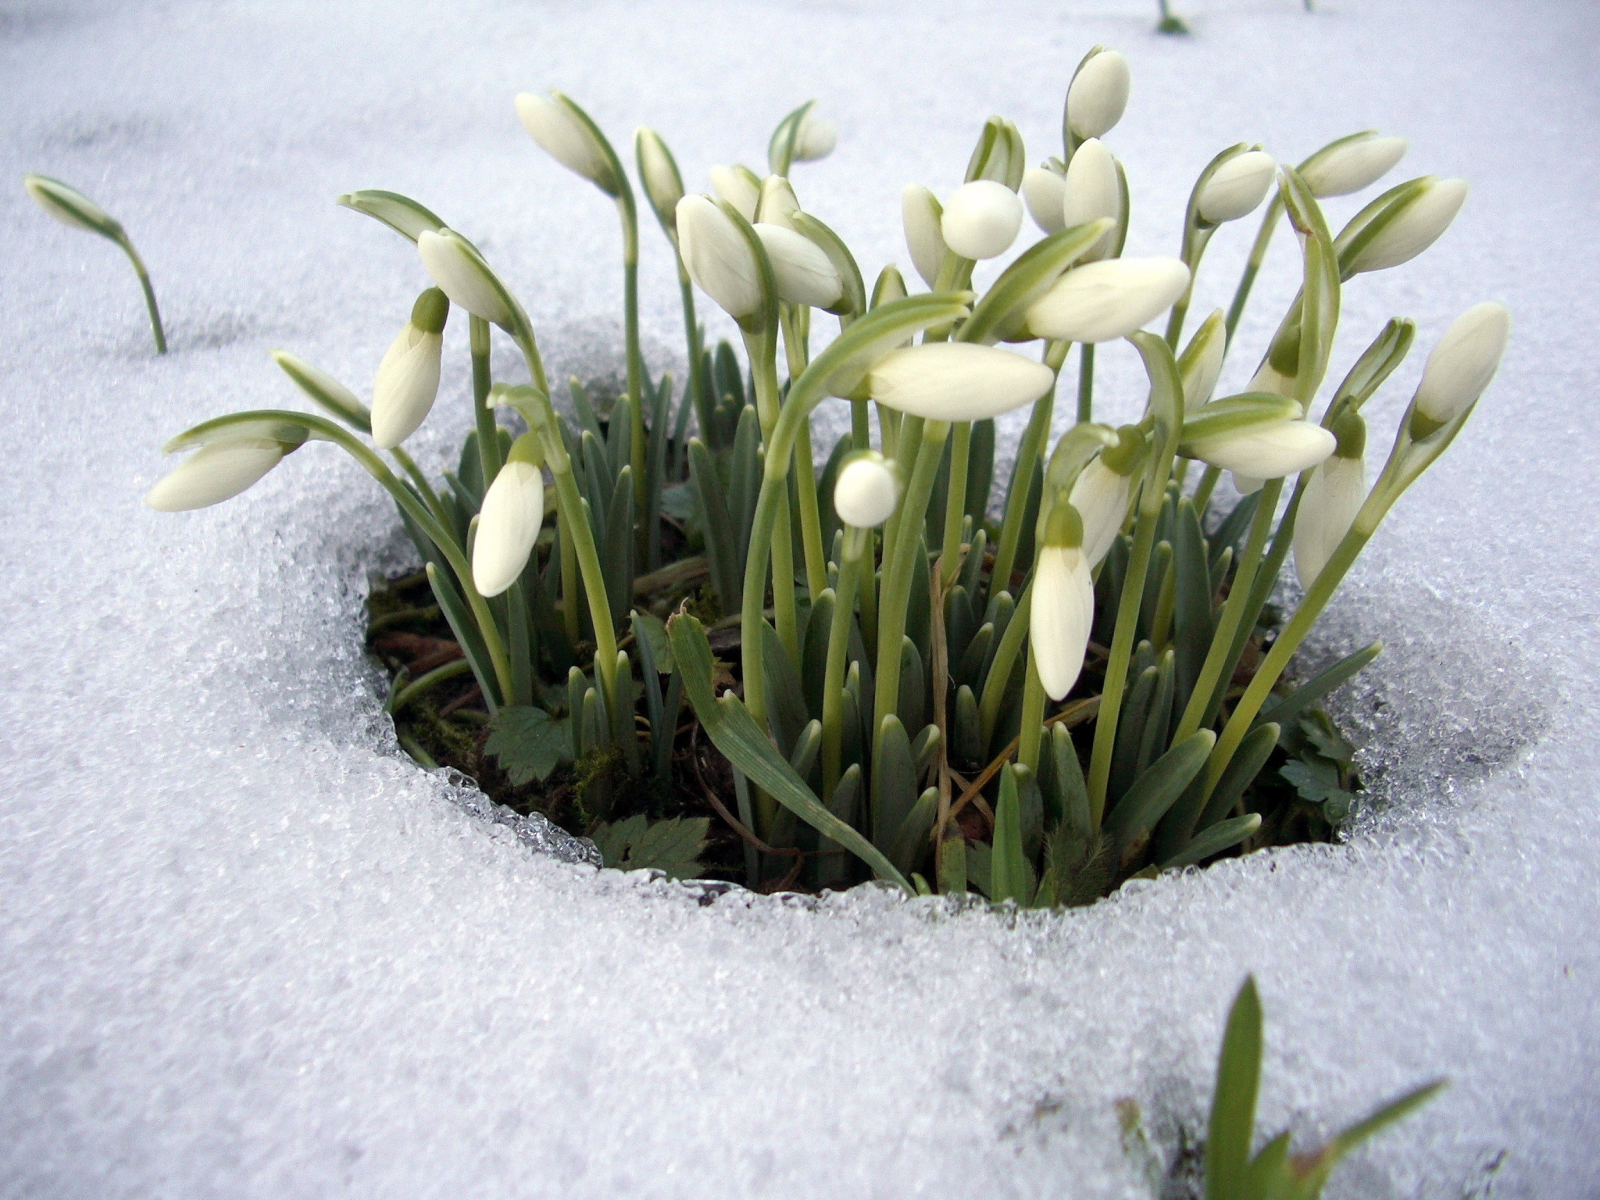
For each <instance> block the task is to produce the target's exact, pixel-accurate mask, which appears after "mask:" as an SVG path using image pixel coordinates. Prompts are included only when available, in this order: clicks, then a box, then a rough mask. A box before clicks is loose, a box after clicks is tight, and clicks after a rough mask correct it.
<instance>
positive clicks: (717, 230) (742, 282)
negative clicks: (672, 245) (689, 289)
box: [677, 195, 761, 320]
mask: <svg viewBox="0 0 1600 1200" xmlns="http://www.w3.org/2000/svg"><path fill="white" fill-rule="evenodd" d="M677 213H678V251H679V253H680V254H682V255H683V265H684V268H685V269H686V270H687V271H688V272H689V277H690V278H691V279H693V280H694V281H695V283H696V284H697V285H698V286H699V288H700V290H701V291H703V292H704V293H705V294H706V295H708V296H710V297H711V298H712V299H713V300H715V301H716V302H717V304H719V305H720V306H721V307H722V310H723V311H724V312H726V313H727V314H728V315H729V316H730V317H732V318H733V319H734V320H739V319H740V318H742V317H747V316H749V315H750V314H751V313H753V312H755V311H756V309H758V308H760V307H761V276H760V271H759V269H758V267H757V266H756V259H755V254H754V252H753V251H752V250H751V249H750V244H749V243H748V242H746V241H745V238H744V234H742V233H741V232H740V231H739V230H738V229H737V228H735V226H734V223H733V220H732V218H730V217H729V216H728V214H727V213H725V212H723V211H722V210H721V209H720V208H718V207H717V206H716V205H715V204H713V203H712V202H711V201H710V200H708V199H706V197H704V196H700V195H689V196H685V197H684V198H683V199H682V200H680V201H678V209H677Z"/></svg>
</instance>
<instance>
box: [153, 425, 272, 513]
mask: <svg viewBox="0 0 1600 1200" xmlns="http://www.w3.org/2000/svg"><path fill="white" fill-rule="evenodd" d="M297 449H299V446H298V444H296V445H292V446H291V445H285V444H284V443H283V442H280V441H277V440H275V439H272V438H252V437H242V438H224V439H222V440H220V441H215V442H208V443H206V444H205V445H204V446H201V447H200V449H198V450H196V451H195V452H194V453H193V454H191V455H189V457H188V458H186V459H184V460H183V461H182V462H181V463H179V464H178V465H177V466H176V467H174V468H173V469H172V471H171V473H169V474H168V475H167V476H165V477H164V478H163V479H161V480H160V481H159V482H158V483H157V484H156V485H155V487H153V488H151V489H150V491H149V492H148V493H147V494H146V495H145V498H144V502H145V503H146V504H148V505H149V506H150V507H151V508H153V509H156V510H157V511H158V512H185V511H187V510H189V509H194V508H209V507H210V506H211V505H213V504H221V503H222V502H223V501H224V500H231V499H233V498H234V497H235V496H237V495H238V494H239V493H240V492H242V491H245V490H246V489H247V488H250V487H253V486H254V485H255V484H256V483H257V481H259V480H260V479H261V477H262V476H263V475H265V474H266V473H267V472H268V471H270V470H272V468H273V467H275V466H277V465H278V464H279V463H280V462H282V461H283V456H284V455H285V454H288V453H290V452H291V451H294V450H297Z"/></svg>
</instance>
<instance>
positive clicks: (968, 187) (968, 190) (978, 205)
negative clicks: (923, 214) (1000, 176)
mask: <svg viewBox="0 0 1600 1200" xmlns="http://www.w3.org/2000/svg"><path fill="white" fill-rule="evenodd" d="M1021 229H1022V201H1021V200H1019V199H1018V198H1017V194H1016V193H1015V192H1013V191H1012V190H1011V189H1010V188H1008V187H1007V186H1006V185H1005V184H1003V183H996V182H995V181H994V180H992V179H974V180H973V181H972V182H971V183H964V184H962V185H961V186H960V187H958V188H957V189H956V190H955V191H953V192H951V193H950V198H949V199H947V200H946V201H945V202H944V212H943V214H942V215H941V216H940V218H939V232H940V233H941V234H942V235H943V237H944V243H945V245H947V246H949V247H950V249H952V250H954V251H955V252H956V253H957V254H959V255H960V256H961V257H962V258H974V259H982V258H996V257H998V256H999V255H1002V254H1004V253H1005V252H1006V251H1007V250H1009V249H1011V243H1012V242H1014V241H1016V240H1017V233H1018V232H1019V231H1020V230H1021ZM930 286H932V285H930Z"/></svg>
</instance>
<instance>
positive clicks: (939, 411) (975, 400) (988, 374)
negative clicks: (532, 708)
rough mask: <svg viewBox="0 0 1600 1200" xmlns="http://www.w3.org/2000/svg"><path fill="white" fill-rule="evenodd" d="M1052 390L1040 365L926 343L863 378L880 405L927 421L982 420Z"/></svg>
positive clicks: (970, 347) (965, 346)
mask: <svg viewBox="0 0 1600 1200" xmlns="http://www.w3.org/2000/svg"><path fill="white" fill-rule="evenodd" d="M1054 386H1055V372H1053V371H1051V370H1050V368H1049V367H1047V366H1045V365H1044V364H1043V363H1040V362H1034V361H1032V360H1031V359H1026V358H1023V357H1022V356H1021V355H1020V354H1013V353H1011V352H1010V351H1009V350H1001V349H999V348H998V347H996V346H980V345H977V344H976V343H973V342H929V343H925V344H924V345H921V346H912V347H910V348H909V349H904V350H896V351H894V352H893V353H891V354H888V355H886V356H884V357H883V358H882V359H880V360H879V361H878V362H877V363H876V364H875V365H874V366H873V368H872V370H871V371H870V372H868V374H867V391H868V393H869V394H870V395H871V396H872V398H873V399H874V400H876V401H878V402H879V403H880V404H886V405H888V406H889V407H890V408H894V409H898V410H899V411H901V412H907V413H911V414H912V415H913V416H918V417H924V418H926V419H928V420H930V421H981V420H983V419H984V418H986V417H994V416H998V415H999V414H1001V413H1007V412H1010V411H1011V410H1012V409H1014V408H1021V407H1022V406H1023V405H1024V404H1032V403H1033V402H1034V401H1035V400H1037V399H1038V398H1039V397H1040V396H1043V395H1044V394H1045V393H1046V392H1048V391H1049V390H1050V389H1051V388H1053V387H1054Z"/></svg>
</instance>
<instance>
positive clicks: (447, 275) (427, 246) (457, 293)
mask: <svg viewBox="0 0 1600 1200" xmlns="http://www.w3.org/2000/svg"><path fill="white" fill-rule="evenodd" d="M417 253H418V254H419V255H420V256H421V258H422V265H423V267H424V268H426V269H427V272H428V274H429V275H431V276H432V277H433V282H434V283H436V284H438V285H439V290H440V291H442V292H444V294H445V295H446V296H448V297H449V298H450V302H451V303H452V304H459V305H460V306H461V307H462V308H464V309H466V310H467V311H468V312H469V313H471V314H472V315H473V316H475V317H481V318H482V319H483V320H485V321H492V322H493V323H494V324H496V325H500V326H505V325H507V324H509V323H510V322H511V319H512V313H511V309H510V307H509V306H508V305H507V304H506V299H505V296H504V295H503V294H502V292H501V290H500V288H499V287H498V286H497V284H496V281H495V278H494V273H493V272H492V271H490V270H489V264H488V263H486V262H484V261H483V258H482V257H481V256H480V255H479V254H478V252H477V250H475V249H474V248H473V247H472V245H471V244H470V243H469V242H468V241H467V240H466V238H464V237H462V236H461V235H460V234H459V233H457V232H455V230H453V229H441V230H440V231H439V232H438V233H434V232H433V231H432V230H427V229H425V230H423V231H422V232H421V233H419V234H418V235H417Z"/></svg>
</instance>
